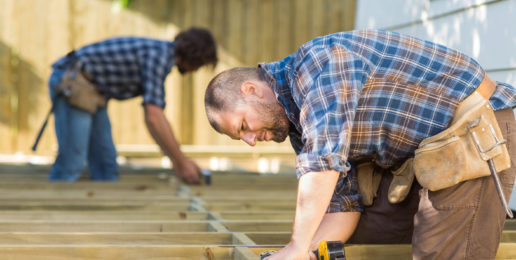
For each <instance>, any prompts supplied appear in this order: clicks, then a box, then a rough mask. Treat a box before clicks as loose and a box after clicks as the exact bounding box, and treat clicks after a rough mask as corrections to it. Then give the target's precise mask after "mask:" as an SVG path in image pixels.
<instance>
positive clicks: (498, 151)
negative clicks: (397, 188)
mask: <svg viewBox="0 0 516 260" xmlns="http://www.w3.org/2000/svg"><path fill="white" fill-rule="evenodd" d="M480 100H481V101H480V102H477V103H475V104H474V106H472V107H471V109H468V110H467V112H465V113H464V114H463V115H462V116H461V117H460V118H457V119H456V120H455V118H454V120H453V121H452V124H451V126H450V127H449V128H448V129H446V130H444V131H443V132H441V133H439V134H437V135H435V136H432V137H429V138H427V139H425V140H423V142H421V144H420V145H419V148H418V149H416V151H415V157H414V171H415V175H416V178H417V180H418V182H419V183H420V184H421V185H422V186H423V187H425V188H428V189H429V190H431V191H436V190H440V189H444V188H448V187H451V186H453V185H455V184H457V183H459V182H462V181H466V180H471V179H475V178H479V177H483V176H488V175H490V174H491V172H490V170H489V165H488V162H487V161H488V160H491V159H492V160H493V162H494V165H495V169H496V172H500V171H503V170H505V169H507V168H509V167H510V157H509V154H508V151H507V147H506V146H505V140H503V136H502V133H501V131H500V127H499V126H498V123H497V121H496V117H495V115H494V112H493V110H492V108H491V106H490V105H489V103H488V101H487V100H485V99H483V98H482V99H480Z"/></svg>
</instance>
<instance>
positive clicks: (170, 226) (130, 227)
mask: <svg viewBox="0 0 516 260" xmlns="http://www.w3.org/2000/svg"><path fill="white" fill-rule="evenodd" d="M0 230H1V231H2V232H25V233H29V232H45V233H64V232H73V233H103V232H108V233H109V232H120V233H124V232H127V233H136V232H208V231H211V230H210V222H209V221H197V220H189V221H119V220H113V221H96V222H94V221H90V222H86V221H76V220H73V221H59V222H51V221H23V222H22V221H19V222H0Z"/></svg>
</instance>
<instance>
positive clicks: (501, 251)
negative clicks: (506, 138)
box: [250, 243, 516, 260]
mask: <svg viewBox="0 0 516 260" xmlns="http://www.w3.org/2000/svg"><path fill="white" fill-rule="evenodd" d="M250 250H251V251H252V252H253V253H255V255H256V256H259V255H260V254H261V253H262V252H264V251H277V250H278V248H271V247H263V248H260V247H258V248H251V249H250ZM344 251H345V253H346V259H349V260H390V259H396V260H398V259H399V260H404V259H407V260H410V259H412V246H411V245H408V244H395V245H346V246H345V247H344ZM495 259H499V260H501V259H516V243H500V247H499V248H498V252H497V254H496V258H495Z"/></svg>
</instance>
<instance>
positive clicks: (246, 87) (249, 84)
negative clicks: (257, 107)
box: [240, 81, 263, 98]
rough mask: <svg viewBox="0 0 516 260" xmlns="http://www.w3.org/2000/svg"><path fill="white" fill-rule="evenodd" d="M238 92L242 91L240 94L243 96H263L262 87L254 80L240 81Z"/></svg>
mask: <svg viewBox="0 0 516 260" xmlns="http://www.w3.org/2000/svg"><path fill="white" fill-rule="evenodd" d="M240 92H241V93H242V95H244V97H248V96H249V95H254V96H257V97H259V98H263V89H262V88H261V86H260V85H258V84H256V82H254V81H246V82H244V83H242V85H241V86H240Z"/></svg>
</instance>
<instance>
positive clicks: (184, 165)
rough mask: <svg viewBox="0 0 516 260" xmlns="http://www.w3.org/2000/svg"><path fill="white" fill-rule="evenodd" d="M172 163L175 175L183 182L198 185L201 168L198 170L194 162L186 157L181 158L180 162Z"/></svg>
mask: <svg viewBox="0 0 516 260" xmlns="http://www.w3.org/2000/svg"><path fill="white" fill-rule="evenodd" d="M172 163H173V166H174V171H175V173H176V175H177V176H179V177H180V178H181V179H183V180H184V181H185V182H187V183H189V184H198V183H199V173H200V172H201V168H199V166H197V164H195V162H193V161H192V160H190V159H188V158H187V157H183V158H182V159H181V160H174V161H173V162H172Z"/></svg>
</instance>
